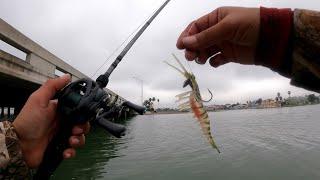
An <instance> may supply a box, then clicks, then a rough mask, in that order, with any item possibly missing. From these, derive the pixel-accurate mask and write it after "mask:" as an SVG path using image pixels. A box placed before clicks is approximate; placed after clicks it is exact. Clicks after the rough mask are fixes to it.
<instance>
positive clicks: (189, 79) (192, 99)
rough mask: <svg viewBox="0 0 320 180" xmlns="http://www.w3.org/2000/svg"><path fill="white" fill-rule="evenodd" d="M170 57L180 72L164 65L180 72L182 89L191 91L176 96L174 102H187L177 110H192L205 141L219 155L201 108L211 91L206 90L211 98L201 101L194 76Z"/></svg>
mask: <svg viewBox="0 0 320 180" xmlns="http://www.w3.org/2000/svg"><path fill="white" fill-rule="evenodd" d="M172 55H173V57H174V59H175V60H176V61H177V62H178V64H179V65H180V67H181V68H182V70H180V69H179V68H177V67H175V66H173V65H171V64H169V63H168V62H166V61H165V63H166V64H168V65H169V66H170V67H172V68H174V69H175V70H177V71H178V72H180V73H181V74H182V75H183V76H184V77H185V78H186V81H185V82H184V84H183V87H184V88H185V87H186V86H188V85H189V86H190V87H191V91H188V92H184V93H181V94H178V95H177V96H176V98H178V100H177V101H176V102H181V101H183V100H185V99H188V101H185V102H182V103H181V104H180V105H179V110H180V111H182V110H190V109H191V110H192V112H193V114H194V117H195V118H196V119H197V120H198V122H199V123H200V126H201V129H202V132H203V134H204V135H205V136H206V138H207V140H208V141H209V143H210V144H211V145H212V147H213V148H215V149H216V150H217V151H218V152H219V153H220V150H219V148H218V147H217V145H216V143H215V142H214V139H213V137H212V135H211V130H210V120H209V116H208V113H207V111H206V110H205V108H204V106H203V102H209V101H211V100H212V96H213V95H212V93H211V91H210V90H209V89H208V91H209V93H210V95H211V98H210V99H209V100H208V101H204V100H202V98H201V95H200V90H199V86H198V83H197V81H196V78H195V76H194V75H193V73H190V72H188V71H187V70H186V68H185V67H184V66H183V65H182V63H181V62H180V61H179V59H178V58H177V57H176V56H175V55H174V54H172Z"/></svg>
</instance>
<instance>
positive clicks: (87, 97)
mask: <svg viewBox="0 0 320 180" xmlns="http://www.w3.org/2000/svg"><path fill="white" fill-rule="evenodd" d="M169 1H170V0H166V1H165V3H164V4H163V5H162V6H161V7H160V8H159V9H158V10H157V11H156V13H155V14H154V15H153V16H152V17H151V18H150V19H149V20H148V21H147V23H146V24H145V25H144V26H143V27H142V28H141V29H140V30H139V31H138V33H137V34H136V35H135V36H134V37H133V39H132V40H131V41H130V42H129V44H128V45H127V46H126V47H125V48H124V50H123V51H122V52H121V53H120V55H119V56H118V57H117V58H116V60H115V61H114V62H113V63H112V65H111V66H110V67H109V69H108V70H107V71H106V72H105V73H104V74H102V75H100V76H99V77H98V78H97V80H96V81H93V80H91V79H89V78H84V79H80V80H77V81H75V82H73V83H71V84H69V85H68V86H66V87H65V88H64V89H63V90H62V91H61V92H59V93H58V94H57V96H56V98H57V99H58V109H57V110H58V112H59V113H60V114H61V116H62V117H63V119H65V121H63V122H60V128H59V131H58V133H57V134H56V136H55V137H54V138H53V139H52V140H51V142H50V144H49V145H48V147H47V149H46V152H45V154H44V157H43V160H42V163H41V165H40V166H39V169H38V171H37V173H36V175H35V176H34V179H36V180H40V179H41V180H43V179H49V178H50V176H51V175H52V174H53V172H54V171H55V170H56V168H57V167H58V166H59V164H60V163H61V162H62V160H63V156H62V152H63V151H64V150H65V149H66V148H68V146H69V144H68V138H69V137H70V135H71V129H72V127H73V126H75V125H77V124H83V123H85V122H88V121H93V122H95V123H97V124H98V125H99V126H101V127H103V128H104V129H105V130H107V131H108V132H109V133H110V134H112V135H113V136H115V137H118V138H120V137H121V136H123V135H124V132H125V130H126V129H125V127H124V126H122V125H119V124H115V123H113V122H111V121H109V120H108V119H111V118H113V117H115V116H117V114H119V113H121V110H122V109H123V108H129V109H132V110H134V111H136V112H138V113H139V114H143V113H144V112H145V108H144V107H140V106H138V105H135V104H133V103H131V102H128V101H126V102H123V103H121V104H116V102H117V98H118V97H113V96H112V95H111V94H110V93H108V92H106V91H105V90H104V88H105V87H106V86H107V84H108V82H109V76H110V75H111V73H112V72H113V71H114V69H115V68H116V67H117V65H118V64H119V63H120V62H121V60H122V59H123V57H124V56H125V55H126V53H127V52H128V51H129V50H130V48H131V47H132V46H133V44H134V43H135V42H136V41H137V39H138V38H139V37H140V36H141V34H142V33H143V32H144V31H145V30H146V28H147V27H148V26H149V25H150V23H151V22H152V21H153V20H154V19H155V17H156V16H157V15H158V14H159V13H160V12H161V10H162V9H163V8H164V7H165V6H166V5H167V4H168V3H169Z"/></svg>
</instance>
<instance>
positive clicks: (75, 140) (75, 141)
mask: <svg viewBox="0 0 320 180" xmlns="http://www.w3.org/2000/svg"><path fill="white" fill-rule="evenodd" d="M72 141H73V143H74V144H79V143H80V140H79V139H78V138H73V139H72Z"/></svg>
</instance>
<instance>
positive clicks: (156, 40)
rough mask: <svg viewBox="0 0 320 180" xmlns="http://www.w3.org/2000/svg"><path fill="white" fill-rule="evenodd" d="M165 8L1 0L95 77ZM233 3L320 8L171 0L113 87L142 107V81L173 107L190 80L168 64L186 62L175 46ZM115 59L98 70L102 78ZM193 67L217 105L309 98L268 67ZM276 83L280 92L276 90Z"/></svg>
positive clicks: (21, 24) (143, 1) (248, 1)
mask: <svg viewBox="0 0 320 180" xmlns="http://www.w3.org/2000/svg"><path fill="white" fill-rule="evenodd" d="M162 2H163V1H162V0H131V1H128V0H107V1H101V0H92V1H86V0H69V1H65V0H55V1H43V0H29V1H19V0H2V2H1V7H0V16H1V18H3V19H4V20H6V21H7V22H8V23H10V24H11V25H13V26H14V27H16V28H17V29H18V30H20V31H21V32H23V33H24V34H26V35H27V36H29V37H30V38H31V39H33V40H34V41H36V42H38V43H39V44H40V45H42V46H44V47H45V48H46V49H48V50H49V51H51V52H52V53H54V54H56V55H57V56H58V57H60V58H62V59H63V60H65V61H66V62H68V63H70V64H71V65H72V66H74V67H76V68H77V69H79V70H80V71H82V72H83V73H85V74H87V75H88V76H91V75H92V74H93V73H94V71H96V70H97V68H98V67H99V66H100V65H101V64H102V63H103V62H104V61H105V60H106V58H107V57H108V56H109V55H110V54H111V53H112V52H113V51H114V50H115V49H116V48H117V47H118V46H119V45H120V44H121V43H122V41H123V40H124V39H125V38H126V37H127V36H128V35H129V34H130V33H131V32H132V31H134V30H135V29H136V28H137V27H138V26H139V25H140V24H141V23H142V22H143V21H145V19H146V18H147V17H148V16H149V15H150V14H151V13H152V12H153V11H154V10H155V9H156V8H158V7H159V5H160V4H161V3H162ZM228 5H229V6H230V5H231V6H250V7H259V6H267V7H271V6H273V7H290V8H297V7H301V8H307V9H315V10H319V9H320V3H319V2H317V1H314V0H305V1H289V0H283V1H279V0H268V1H262V0H260V1H259V0H243V1H238V0H224V1H211V0H202V1H198V0H172V2H171V3H170V4H169V5H168V6H167V7H166V8H165V9H164V11H163V12H162V13H161V14H160V15H159V16H158V17H157V18H156V19H155V21H154V22H153V23H152V24H151V26H150V27H149V28H148V29H147V31H146V32H145V33H144V34H143V35H142V36H141V38H140V39H139V40H138V42H137V43H136V44H135V45H134V46H133V48H132V49H131V50H130V52H129V53H128V54H127V56H126V57H125V58H124V60H123V62H121V64H120V65H119V66H118V68H117V69H116V70H115V71H114V73H113V74H112V76H111V81H110V88H111V89H112V90H114V91H116V92H118V93H119V94H121V95H123V96H124V97H125V98H128V99H130V100H133V101H135V102H140V99H139V98H140V95H139V94H140V86H139V83H138V82H137V81H135V80H134V79H133V78H132V77H133V76H138V77H140V78H141V79H143V80H144V82H145V96H146V97H147V96H159V97H160V98H161V100H162V101H161V102H162V105H173V104H174V95H175V94H176V93H179V92H183V91H185V89H183V88H182V83H183V81H184V79H183V77H181V76H180V75H179V74H178V73H176V72H175V71H174V70H172V69H170V68H169V67H168V66H167V65H165V64H164V63H163V62H162V61H163V60H167V61H171V62H174V61H173V59H172V57H171V53H172V52H174V53H176V54H177V55H178V56H179V57H180V59H182V60H183V52H180V51H178V50H177V49H176V47H175V43H176V39H177V37H178V36H179V34H180V32H181V31H182V30H183V29H184V28H185V27H186V26H187V25H188V24H189V22H190V21H192V20H194V19H197V18H198V17H200V16H202V15H204V14H206V13H209V12H211V11H212V10H214V9H215V8H217V7H219V6H228ZM0 47H1V45H0ZM114 58H115V56H113V57H112V58H111V60H110V61H109V62H108V63H107V65H105V66H104V68H102V70H101V71H99V72H100V73H103V71H105V70H106V69H107V67H108V66H109V65H110V64H111V62H112V61H113V60H114ZM189 64H190V66H191V69H192V71H193V72H194V74H195V75H196V76H197V79H198V83H199V85H200V87H201V91H202V92H203V93H205V90H206V88H209V89H211V90H213V92H214V94H215V100H216V101H215V103H224V102H231V101H245V100H246V99H248V98H250V97H252V98H256V97H259V96H261V97H269V96H273V94H274V93H276V92H277V91H282V92H285V91H287V90H292V91H295V92H297V94H303V93H307V91H304V90H301V89H299V88H294V87H292V86H290V85H289V83H288V80H287V79H285V78H282V77H281V76H279V75H278V74H276V73H274V72H272V71H270V70H268V69H265V68H262V67H252V66H241V65H236V64H228V65H225V66H223V67H220V68H218V69H214V68H212V67H210V66H209V65H204V66H199V65H196V64H195V63H189ZM95 77H97V76H95ZM260 82H265V84H266V86H265V89H259V88H257V86H261V84H259V83H260ZM270 82H274V83H273V84H275V85H276V86H274V87H272V83H270ZM268 83H270V84H268ZM271 87H272V88H271ZM205 94H206V93H205Z"/></svg>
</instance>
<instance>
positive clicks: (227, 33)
mask: <svg viewBox="0 0 320 180" xmlns="http://www.w3.org/2000/svg"><path fill="white" fill-rule="evenodd" d="M231 30H232V29H231V28H230V26H229V25H228V23H225V20H222V21H220V22H219V23H218V24H216V25H214V26H212V27H210V28H208V29H206V30H204V31H201V32H199V33H197V34H194V35H192V36H188V37H185V38H183V39H182V43H183V45H184V46H185V47H186V49H189V50H201V49H204V48H208V47H210V46H212V45H216V44H219V43H221V42H222V41H224V40H228V38H230V37H231Z"/></svg>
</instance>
